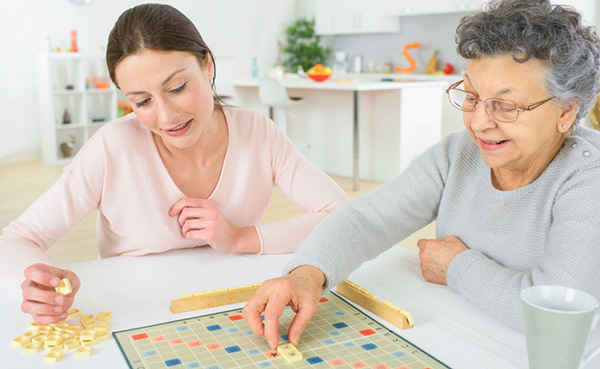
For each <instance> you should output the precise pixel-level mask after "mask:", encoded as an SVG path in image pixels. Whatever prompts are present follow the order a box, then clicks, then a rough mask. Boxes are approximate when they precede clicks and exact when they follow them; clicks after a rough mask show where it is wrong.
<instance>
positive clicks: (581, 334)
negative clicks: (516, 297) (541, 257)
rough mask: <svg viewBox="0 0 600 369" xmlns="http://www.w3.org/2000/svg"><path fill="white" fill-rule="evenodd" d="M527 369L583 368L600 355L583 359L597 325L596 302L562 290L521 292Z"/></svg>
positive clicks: (543, 288) (544, 288) (584, 294)
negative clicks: (587, 343) (589, 338)
mask: <svg viewBox="0 0 600 369" xmlns="http://www.w3.org/2000/svg"><path fill="white" fill-rule="evenodd" d="M521 303H522V307H523V320H524V323H525V338H526V340H527V356H528V358H529V369H559V368H560V369H577V368H583V367H584V366H585V365H586V364H587V363H588V362H589V361H590V360H591V359H592V357H594V356H596V354H598V353H600V347H597V348H595V349H593V350H592V351H590V352H589V353H587V354H586V355H585V356H584V355H583V350H584V349H585V345H586V342H587V340H588V337H589V335H590V332H591V330H592V329H593V328H594V327H595V326H596V323H598V319H599V318H600V312H599V310H598V300H597V299H596V298H595V297H594V296H592V295H590V294H589V293H587V292H583V291H579V290H576V289H573V288H568V287H561V286H533V287H529V288H526V289H524V290H523V291H521Z"/></svg>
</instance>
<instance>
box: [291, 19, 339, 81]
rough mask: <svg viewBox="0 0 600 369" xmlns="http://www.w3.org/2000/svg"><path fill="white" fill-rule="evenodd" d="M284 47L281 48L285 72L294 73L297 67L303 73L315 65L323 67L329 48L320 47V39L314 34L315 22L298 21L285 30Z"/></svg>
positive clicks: (329, 51)
mask: <svg viewBox="0 0 600 369" xmlns="http://www.w3.org/2000/svg"><path fill="white" fill-rule="evenodd" d="M285 34H286V41H287V42H286V45H285V47H284V48H283V52H284V54H286V59H285V61H284V62H283V65H284V66H285V67H286V69H287V70H289V71H292V72H296V71H297V68H298V66H299V65H301V66H302V68H303V69H304V71H307V70H309V69H310V68H311V67H312V66H313V65H315V64H323V65H325V61H326V60H327V57H328V56H329V55H330V54H331V48H329V47H327V46H321V38H320V37H319V36H318V35H317V34H316V33H315V21H314V20H308V19H298V20H296V21H294V22H293V23H292V24H291V25H290V26H289V27H288V28H287V29H286V30H285Z"/></svg>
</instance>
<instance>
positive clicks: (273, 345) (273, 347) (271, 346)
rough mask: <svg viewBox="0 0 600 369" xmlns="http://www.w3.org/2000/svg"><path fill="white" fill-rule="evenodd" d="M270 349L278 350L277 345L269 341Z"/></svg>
mask: <svg viewBox="0 0 600 369" xmlns="http://www.w3.org/2000/svg"><path fill="white" fill-rule="evenodd" d="M269 347H270V348H272V349H276V348H277V345H276V344H275V343H274V342H273V341H269Z"/></svg>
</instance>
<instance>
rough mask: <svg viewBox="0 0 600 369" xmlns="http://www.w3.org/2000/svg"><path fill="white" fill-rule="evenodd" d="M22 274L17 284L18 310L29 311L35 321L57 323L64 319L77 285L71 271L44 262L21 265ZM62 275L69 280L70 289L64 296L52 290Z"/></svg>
mask: <svg viewBox="0 0 600 369" xmlns="http://www.w3.org/2000/svg"><path fill="white" fill-rule="evenodd" d="M25 278H26V279H25V281H24V282H23V283H22V284H21V289H22V290H23V303H22V304H21V310H22V311H23V312H24V313H27V314H31V316H32V317H33V321H34V322H35V323H36V324H50V323H58V322H61V321H63V320H65V319H67V316H68V314H67V311H68V310H69V308H70V307H71V306H72V305H73V300H74V299H75V294H76V293H77V291H78V290H79V287H80V286H81V282H80V281H79V277H77V275H76V274H75V273H73V272H71V271H70V270H65V269H59V268H56V267H53V266H50V265H46V264H32V265H30V266H28V267H27V268H25ZM63 278H67V279H68V280H69V282H70V283H71V288H72V289H73V292H71V293H70V294H68V295H67V296H64V295H61V294H60V293H58V292H56V290H55V288H56V287H58V285H59V284H60V280H61V279H63Z"/></svg>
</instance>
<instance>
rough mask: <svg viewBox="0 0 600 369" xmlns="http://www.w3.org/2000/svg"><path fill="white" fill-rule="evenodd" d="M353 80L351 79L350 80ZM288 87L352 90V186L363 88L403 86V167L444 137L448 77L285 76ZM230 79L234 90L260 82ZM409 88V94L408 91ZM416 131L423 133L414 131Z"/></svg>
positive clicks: (357, 172)
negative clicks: (388, 79)
mask: <svg viewBox="0 0 600 369" xmlns="http://www.w3.org/2000/svg"><path fill="white" fill-rule="evenodd" d="M349 81H351V82H349ZM281 82H282V84H283V86H284V87H285V88H286V89H301V90H327V91H348V92H351V93H352V117H353V118H352V178H353V190H354V191H357V190H358V188H359V179H360V168H359V159H360V150H359V142H360V137H359V131H360V130H359V128H360V120H359V106H360V104H359V93H360V92H364V91H394V90H400V92H401V94H402V95H401V100H400V101H398V106H399V107H400V109H401V114H400V122H399V125H400V127H401V142H400V147H401V148H402V149H408V150H406V155H402V156H401V157H402V160H403V163H401V168H400V170H403V169H405V168H403V166H404V167H405V166H407V165H408V163H409V162H410V161H411V160H412V159H413V158H414V157H415V156H417V155H418V154H420V153H421V152H422V151H424V150H425V149H426V148H428V147H429V146H431V145H432V144H434V143H436V142H437V141H438V140H439V139H440V138H441V129H442V128H441V127H442V97H443V95H444V91H445V88H447V87H448V83H447V82H446V81H440V80H411V79H409V78H406V79H404V80H401V79H398V80H394V81H392V82H384V81H382V80H381V78H379V79H378V80H357V79H355V80H339V81H338V80H335V79H334V80H327V81H324V82H315V81H313V80H311V79H298V78H294V79H283V80H282V81H281ZM225 83H230V84H232V85H233V87H234V91H235V90H238V89H240V88H255V89H257V88H258V86H259V81H258V80H257V79H245V80H235V81H229V82H225ZM408 91H410V92H409V93H408V94H407V92H408ZM416 131H419V132H422V133H424V134H415V132H416Z"/></svg>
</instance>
